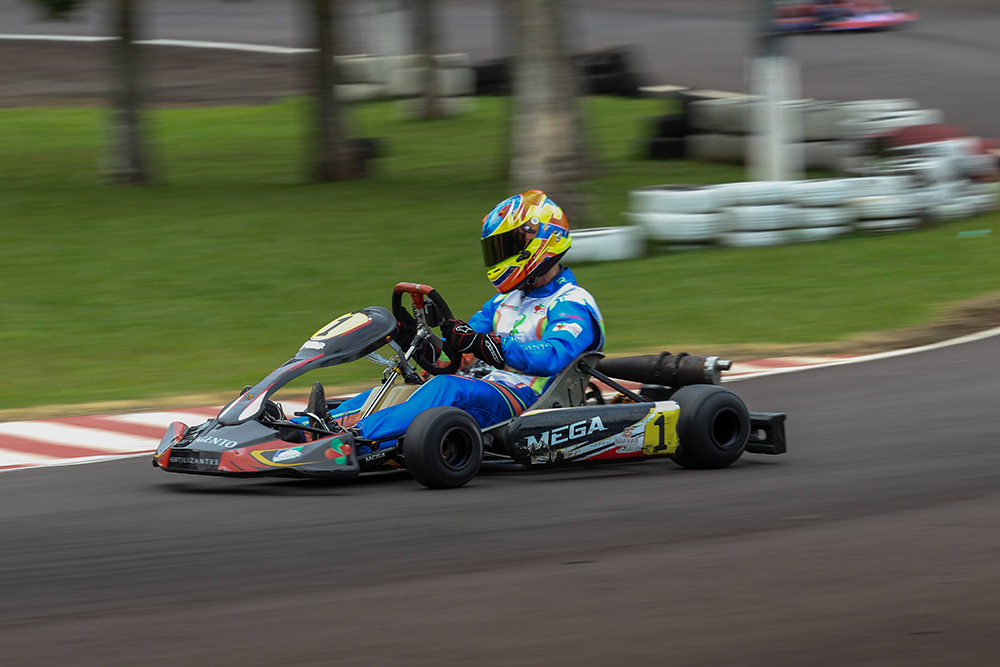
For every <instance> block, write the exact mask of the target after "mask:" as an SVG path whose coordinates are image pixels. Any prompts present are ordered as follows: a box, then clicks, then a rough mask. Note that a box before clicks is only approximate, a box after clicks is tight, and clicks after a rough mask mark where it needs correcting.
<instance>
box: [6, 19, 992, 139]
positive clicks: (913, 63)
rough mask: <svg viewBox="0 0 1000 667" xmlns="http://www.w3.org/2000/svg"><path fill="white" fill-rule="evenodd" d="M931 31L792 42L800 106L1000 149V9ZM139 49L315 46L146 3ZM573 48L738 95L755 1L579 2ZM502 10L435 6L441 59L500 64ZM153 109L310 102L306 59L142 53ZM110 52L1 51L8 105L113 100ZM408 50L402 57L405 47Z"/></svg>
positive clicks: (28, 24)
mask: <svg viewBox="0 0 1000 667" xmlns="http://www.w3.org/2000/svg"><path fill="white" fill-rule="evenodd" d="M104 4H105V3H90V4H89V5H88V8H87V9H86V11H84V12H82V13H80V14H79V15H78V17H77V18H78V20H75V21H72V22H61V23H53V22H40V21H38V13H37V11H36V10H35V9H34V8H33V7H32V5H31V3H29V2H26V1H25V0H0V33H16V34H31V33H36V34H37V33H45V34H65V35H107V34H111V30H110V28H109V24H108V21H107V16H106V15H104V14H103V13H102V10H101V8H102V7H103V6H104ZM371 4H372V3H370V2H368V3H364V2H347V1H344V2H341V3H340V5H341V6H342V7H343V9H342V13H343V14H344V20H343V21H342V23H341V25H342V33H343V34H342V35H341V37H342V41H341V44H342V50H343V51H344V52H347V53H357V52H362V51H365V50H371V49H370V45H371V44H372V43H373V37H372V32H371V30H370V29H369V28H367V27H366V26H368V25H370V24H368V23H365V22H364V21H361V20H359V19H358V17H359V16H361V15H362V14H364V12H365V11H366V8H367V7H370V6H371ZM901 4H904V5H906V6H907V7H909V8H911V9H916V10H919V11H921V12H922V16H923V20H922V21H921V22H920V23H919V24H917V25H915V26H912V27H909V28H907V29H904V30H898V31H892V32H876V33H865V34H841V35H802V36H796V37H792V38H789V39H788V40H786V47H787V52H788V53H789V54H791V55H793V56H795V57H796V58H797V59H798V60H799V63H800V66H801V69H802V75H803V76H802V79H803V94H804V95H806V96H809V97H814V98H817V99H830V100H837V101H847V100H856V99H866V98H873V97H878V98H882V97H912V98H914V99H916V100H917V101H919V102H920V103H921V104H922V105H923V106H924V107H927V108H940V109H943V110H944V111H945V117H946V119H947V121H948V122H950V123H959V124H963V125H966V126H968V127H969V128H970V130H971V131H972V132H973V133H974V134H979V135H980V136H986V137H1000V115H998V114H997V113H996V112H995V110H996V109H997V108H998V107H1000V39H998V35H1000V3H997V2H996V0H907V2H904V3H901ZM142 5H143V7H144V9H145V24H144V26H143V29H142V36H144V37H146V38H151V39H152V38H155V39H163V38H168V39H193V40H209V41H223V42H225V41H229V42H243V43H259V44H270V45H278V46H304V45H306V43H307V42H306V37H305V34H306V33H305V31H304V30H303V29H302V18H303V16H302V6H303V3H295V2H289V1H288V0H253V1H252V2H251V1H247V2H222V1H221V0H213V1H209V2H206V1H205V0H144V1H143V2H142ZM567 5H568V6H569V7H570V8H571V12H570V14H571V15H570V21H571V40H572V43H573V45H574V46H575V47H577V48H594V47H600V46H608V45H618V44H632V45H635V46H636V49H637V54H638V67H639V68H640V69H641V70H642V71H644V72H645V73H646V74H647V80H648V82H650V83H671V84H680V85H685V86H691V87H696V88H716V89H721V90H730V91H742V90H744V89H745V87H744V79H743V74H744V64H745V58H746V57H747V56H748V55H750V54H752V53H753V50H754V42H753V27H752V26H753V25H754V23H753V21H752V18H751V17H752V11H753V9H754V8H755V7H757V6H758V0H614V1H612V0H577V1H574V2H568V3H567ZM498 6H499V2H497V1H496V0H452V1H450V2H444V1H441V2H440V7H441V18H440V27H441V33H442V37H441V39H442V43H443V45H444V48H443V50H447V51H460V52H465V53H469V54H470V55H471V56H472V57H473V59H475V60H481V59H485V58H489V57H495V56H499V55H505V54H507V53H509V51H510V43H511V42H510V37H509V35H508V34H507V33H506V31H505V27H504V25H505V24H504V22H503V21H502V20H501V16H500V14H499V12H498ZM146 48H147V49H149V50H148V51H147V53H148V56H147V60H146V63H147V66H148V67H149V68H150V70H151V71H152V72H153V76H152V77H151V79H152V86H151V88H152V90H151V99H152V101H153V102H154V103H163V104H189V103H214V104H219V103H248V102H249V103H263V102H267V101H270V100H272V99H275V98H276V97H280V96H282V95H288V94H293V93H296V92H300V91H301V90H303V82H304V79H303V77H302V75H301V73H300V69H301V68H300V66H299V60H300V59H301V57H298V56H287V55H271V56H268V55H262V54H247V53H224V52H208V51H206V52H202V53H201V54H198V55H195V54H191V53H188V52H187V51H188V50H186V49H179V48H173V47H170V48H166V47H146ZM105 49H106V47H105V46H101V45H95V44H72V45H65V44H52V43H48V44H39V43H33V44H26V43H23V42H22V43H14V42H3V41H0V106H11V105H15V106H38V105H46V104H52V103H58V104H65V103H69V104H79V103H81V102H82V103H91V104H93V103H100V102H101V101H102V100H101V96H104V95H106V89H107V83H106V77H107V67H106V55H105ZM404 50H405V48H404Z"/></svg>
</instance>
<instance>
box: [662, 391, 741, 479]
mask: <svg viewBox="0 0 1000 667" xmlns="http://www.w3.org/2000/svg"><path fill="white" fill-rule="evenodd" d="M671 400H673V401H676V402H677V404H678V405H680V408H681V411H680V416H679V417H678V419H677V440H678V445H679V446H678V448H677V452H676V453H675V454H674V456H673V459H674V462H675V463H677V464H678V465H680V466H682V467H684V468H695V469H702V470H704V469H711V468H726V467H728V466H730V465H732V464H733V463H735V462H736V460H737V459H739V458H740V456H741V455H742V454H743V450H744V449H745V448H746V445H747V440H748V439H749V438H750V413H749V412H748V411H747V406H746V405H745V404H744V403H743V401H742V400H741V399H740V397H739V396H737V395H736V394H734V393H733V392H731V391H729V390H728V389H725V388H723V387H719V386H717V385H711V384H701V385H691V386H688V387H681V388H680V389H678V390H677V392H676V393H675V394H674V395H673V396H672V397H671Z"/></svg>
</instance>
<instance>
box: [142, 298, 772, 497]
mask: <svg viewBox="0 0 1000 667" xmlns="http://www.w3.org/2000/svg"><path fill="white" fill-rule="evenodd" d="M403 294H409V295H410V298H411V299H412V301H413V315H411V314H410V312H408V311H407V310H406V309H404V308H403V305H402V300H401V299H402V295H403ZM392 306H393V312H390V311H389V310H387V309H386V308H383V307H381V306H372V307H369V308H365V309H363V310H360V311H355V312H352V313H348V314H346V315H344V316H342V317H339V318H337V319H336V320H334V321H332V322H330V323H329V324H327V325H326V326H325V327H323V328H322V329H320V330H319V331H317V332H316V333H315V334H313V336H312V337H311V338H310V339H309V340H308V341H306V342H305V343H304V344H303V345H302V347H301V348H300V349H299V351H298V352H297V353H296V354H295V356H293V357H292V358H291V359H289V360H288V361H286V362H285V363H284V364H282V365H281V366H279V367H278V368H277V369H275V370H274V371H272V372H271V373H270V374H269V375H268V376H267V377H265V378H264V379H263V380H261V381H260V382H258V383H257V384H256V385H255V386H253V387H251V388H250V389H248V390H247V391H245V392H244V393H243V394H242V395H241V396H240V397H239V398H237V399H236V400H234V401H233V402H231V403H230V404H228V405H226V406H225V407H223V408H222V410H221V411H220V412H219V414H218V416H216V417H215V418H213V419H210V420H208V421H206V422H205V423H203V424H201V425H198V426H194V427H189V426H188V425H186V424H183V423H180V422H175V423H173V424H171V425H170V427H169V428H168V429H167V432H166V433H165V434H164V436H163V439H162V441H161V442H160V445H159V447H158V448H157V450H156V453H155V455H154V457H153V465H154V466H157V467H159V468H162V469H163V470H166V471H168V472H179V473H194V474H206V475H226V476H257V475H286V476H287V475H296V476H306V477H321V478H345V479H350V478H353V477H356V476H357V475H358V474H360V473H361V472H366V471H373V470H379V469H388V468H399V467H405V468H406V469H407V470H408V471H409V472H410V474H411V475H412V476H413V477H414V478H415V479H416V480H417V481H418V482H420V483H421V484H424V485H425V486H428V487H431V488H451V487H457V486H462V485H464V484H465V483H467V482H468V481H469V480H470V479H472V478H473V477H474V476H475V475H476V474H477V473H478V472H479V471H480V469H481V468H482V466H483V465H486V466H489V467H493V468H497V469H502V470H523V469H528V468H534V467H537V466H558V465H567V464H579V463H598V462H615V461H628V460H637V459H654V458H670V459H673V460H674V461H675V462H677V463H678V464H680V465H682V466H684V467H688V468H723V467H726V466H728V465H731V464H732V463H734V462H735V461H736V460H737V459H739V457H740V456H741V455H742V454H743V452H744V451H748V452H752V453H759V454H781V453H784V452H785V437H784V418H785V415H784V414H781V413H750V412H749V411H748V410H747V408H746V406H745V405H744V404H743V401H742V400H740V398H739V397H738V396H737V395H736V394H735V393H733V392H731V391H729V390H728V389H724V388H723V387H720V386H717V385H718V382H719V378H720V374H721V371H723V370H727V369H728V368H729V362H727V361H721V360H720V359H719V358H718V357H696V356H691V355H687V354H680V355H671V354H669V353H666V352H664V353H661V354H660V355H649V356H639V357H624V358H617V359H603V358H602V357H603V355H602V354H601V353H599V352H591V353H586V354H583V355H581V356H580V357H578V358H577V359H576V360H575V361H574V363H572V364H571V365H570V366H569V367H567V368H566V369H564V370H563V371H562V372H561V373H560V374H559V375H557V376H556V377H555V378H554V379H553V381H552V382H551V383H550V385H549V387H548V388H547V389H546V390H545V392H544V393H543V394H542V395H541V396H540V397H539V399H538V401H537V402H536V403H535V404H534V405H533V406H532V409H531V410H528V411H527V412H524V413H522V414H520V415H518V416H517V417H515V418H513V419H511V420H509V421H506V422H502V423H500V424H496V425H494V426H491V427H490V428H487V429H485V430H483V429H481V428H480V427H479V426H478V424H477V423H476V422H475V420H474V419H473V418H472V417H471V416H469V414H468V413H466V412H464V411H463V410H460V409H458V408H452V407H436V408H432V409H430V410H426V411H424V412H422V413H421V414H420V415H419V416H417V418H416V419H414V421H413V422H412V423H411V424H410V426H409V428H408V429H407V431H406V434H405V435H404V436H403V437H402V438H401V439H400V440H399V441H393V442H382V443H374V442H369V441H363V440H358V441H355V438H354V436H353V435H352V434H351V433H348V432H344V431H339V432H338V431H335V430H330V429H328V428H326V427H324V426H322V425H317V424H322V421H321V420H319V419H318V418H317V419H313V420H311V421H310V424H312V425H308V426H307V425H302V424H298V423H295V422H291V421H289V420H288V419H287V418H286V416H285V414H284V412H283V410H282V408H281V406H280V405H279V404H277V403H275V402H274V401H273V400H271V397H272V396H273V395H274V394H275V392H277V391H278V390H279V389H281V387H283V386H284V385H285V384H287V383H288V382H289V381H291V380H292V379H294V378H297V377H299V376H300V375H302V374H304V373H306V372H308V371H311V370H314V369H317V368H323V367H327V366H333V365H337V364H342V363H347V362H350V361H355V360H358V359H360V358H362V357H367V358H368V359H370V360H371V361H374V362H376V363H379V364H381V365H383V366H385V372H384V374H383V380H382V383H381V385H380V386H379V387H377V388H376V389H375V390H374V391H372V393H371V395H370V396H369V398H368V400H367V401H366V403H365V405H364V407H363V408H362V409H361V412H360V416H359V419H363V418H364V417H365V416H367V415H369V414H371V413H373V412H375V411H377V410H380V409H383V408H386V407H389V406H391V405H396V404H398V403H402V402H403V401H405V400H406V399H407V398H409V397H410V395H412V394H413V392H415V391H416V390H417V389H418V388H419V387H420V386H421V385H422V384H423V381H424V380H423V378H422V377H421V376H420V375H418V374H417V372H415V370H414V369H413V367H412V366H411V365H410V361H411V360H415V361H416V362H417V364H418V365H420V366H421V367H422V368H424V369H425V371H427V373H429V374H441V373H454V372H456V371H457V370H458V368H459V364H460V363H461V355H460V354H458V353H457V352H455V350H451V349H449V348H448V346H447V344H446V343H443V342H442V340H441V339H440V338H439V337H438V336H436V335H435V334H434V333H433V332H432V331H431V328H432V327H436V326H438V325H439V324H440V323H441V321H442V320H443V319H445V318H449V317H451V310H450V309H449V308H448V305H447V304H446V303H445V302H444V300H443V299H442V298H441V297H440V295H439V294H438V293H437V292H436V291H435V290H434V289H433V288H431V287H429V286H427V285H417V284H412V283H400V284H398V285H397V286H396V288H395V290H394V292H393V299H392ZM401 325H407V326H415V327H416V331H417V333H416V336H415V338H414V340H413V343H412V345H411V346H410V348H409V349H408V350H405V351H404V350H402V349H401V348H400V347H399V345H398V344H397V343H396V341H395V340H394V338H393V335H394V334H395V333H396V332H397V330H398V328H399V327H400V326H401ZM424 343H430V344H431V345H433V346H434V347H436V348H437V349H438V350H439V351H443V352H444V354H445V356H446V357H447V359H448V360H449V361H448V362H447V365H444V366H442V365H440V364H439V363H435V362H434V361H433V360H432V359H430V358H428V357H425V356H424V355H423V354H422V353H418V350H424V349H425V345H424ZM386 345H388V346H390V347H392V349H393V350H394V351H395V353H396V356H395V357H393V358H392V359H387V358H385V357H383V356H381V355H379V354H378V353H377V350H378V349H379V348H381V347H383V346H386ZM616 378H617V379H620V380H626V381H632V382H638V383H642V385H643V386H642V387H641V389H640V390H639V392H638V393H635V392H633V391H631V390H630V389H628V388H627V387H625V386H623V385H622V384H620V383H619V382H618V381H617V380H616ZM400 379H401V380H402V381H403V382H402V383H401V384H398V383H397V381H398V380H400ZM594 380H597V381H600V382H602V383H604V384H605V385H607V386H610V387H612V388H614V389H617V390H618V392H619V393H618V395H617V396H616V397H615V399H614V400H613V401H612V403H610V404H605V402H604V398H603V396H602V393H601V390H600V389H599V388H598V386H597V385H596V384H595V383H594ZM331 407H333V408H335V407H336V402H332V404H331Z"/></svg>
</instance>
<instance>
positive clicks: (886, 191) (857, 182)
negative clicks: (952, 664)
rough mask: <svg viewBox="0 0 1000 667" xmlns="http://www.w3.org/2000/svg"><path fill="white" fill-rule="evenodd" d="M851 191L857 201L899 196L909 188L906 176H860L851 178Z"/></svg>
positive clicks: (908, 180)
mask: <svg viewBox="0 0 1000 667" xmlns="http://www.w3.org/2000/svg"><path fill="white" fill-rule="evenodd" d="M851 182H852V185H853V187H852V191H853V192H854V196H855V197H857V198H858V199H862V198H865V197H885V196H889V195H899V194H902V193H904V192H906V190H907V189H908V188H909V187H910V179H909V178H908V177H906V176H860V177H857V178H852V179H851Z"/></svg>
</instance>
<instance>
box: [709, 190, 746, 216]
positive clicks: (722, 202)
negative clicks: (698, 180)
mask: <svg viewBox="0 0 1000 667" xmlns="http://www.w3.org/2000/svg"><path fill="white" fill-rule="evenodd" d="M740 185H742V183H719V184H717V185H706V186H705V189H706V190H712V191H714V192H715V196H716V197H717V199H718V202H719V208H718V209H716V211H720V210H722V209H724V208H728V207H730V206H736V205H737V204H739V203H740V190H739V188H740Z"/></svg>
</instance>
